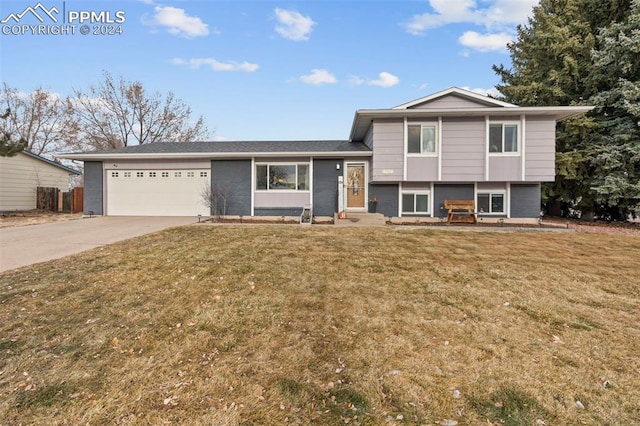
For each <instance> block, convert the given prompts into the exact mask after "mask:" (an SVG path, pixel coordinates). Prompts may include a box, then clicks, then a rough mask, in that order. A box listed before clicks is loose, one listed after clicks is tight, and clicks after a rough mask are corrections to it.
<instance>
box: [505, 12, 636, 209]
mask: <svg viewBox="0 0 640 426" xmlns="http://www.w3.org/2000/svg"><path fill="white" fill-rule="evenodd" d="M633 2H634V3H633V4H634V7H636V6H635V5H636V4H637V3H638V0H633ZM631 6H632V0H541V1H540V4H539V5H538V6H536V7H534V9H533V16H532V17H531V18H530V19H529V21H528V25H525V26H519V27H518V29H517V39H516V41H515V42H513V43H511V44H509V46H508V49H509V51H510V54H511V61H512V64H511V67H510V68H507V67H505V66H504V65H499V66H495V65H494V67H493V69H494V71H495V72H496V73H497V74H498V76H499V77H500V79H501V83H500V84H499V85H498V86H497V88H498V90H499V91H500V92H501V93H502V95H503V99H504V100H506V101H507V102H512V103H515V104H518V105H521V106H554V105H593V104H594V103H595V105H597V106H599V105H601V103H600V102H601V99H600V98H598V97H597V95H598V93H600V92H602V91H604V90H608V89H609V88H610V87H612V86H611V84H612V81H611V80H609V81H606V80H601V79H599V78H597V77H596V74H598V73H601V74H608V73H609V71H607V70H606V69H605V67H606V66H603V67H600V68H599V67H597V66H594V63H595V62H596V58H595V55H596V53H595V52H599V51H604V49H602V47H601V44H602V43H605V39H604V38H603V37H604V36H603V33H601V31H603V32H604V30H601V28H603V27H605V28H611V29H612V28H614V26H615V25H617V23H618V22H622V21H623V20H624V19H627V18H628V17H629V12H630V10H631ZM624 22H628V24H627V25H628V26H630V27H632V26H633V25H636V28H637V22H636V23H635V24H634V23H633V22H631V20H626V21H624ZM621 25H622V24H621ZM612 31H613V30H612ZM610 37H613V35H611V36H610ZM636 40H637V36H636ZM629 53H632V52H629ZM621 54H622V53H621ZM636 55H637V53H636ZM602 77H605V76H602ZM609 77H611V76H610V75H609ZM633 80H635V81H636V83H637V81H638V78H637V69H636V77H635V78H632V79H631V81H633ZM624 96H627V95H624ZM636 105H637V102H636ZM604 113H605V111H604V110H602V109H600V108H598V109H596V110H594V111H593V112H592V113H590V114H586V115H582V116H578V117H575V118H572V119H569V120H565V121H563V122H561V123H559V124H558V127H557V132H556V152H557V155H556V182H554V183H552V184H545V185H544V186H543V196H544V197H545V199H546V201H547V202H548V203H549V204H554V203H560V202H562V203H566V204H568V205H569V206H571V207H574V208H577V209H581V210H582V211H583V212H594V211H595V212H596V213H597V214H601V215H603V214H604V213H606V214H604V215H605V216H609V217H619V216H621V214H622V213H624V211H623V210H625V209H628V207H624V206H629V205H630V204H633V202H632V200H631V202H630V200H627V199H626V197H627V195H629V194H631V192H630V191H620V190H616V191H614V190H613V189H612V186H614V187H617V186H618V184H619V183H620V182H621V178H620V177H617V178H616V179H612V178H611V177H609V178H608V179H607V176H609V173H610V172H611V170H613V169H616V170H618V171H619V172H620V173H619V174H620V175H621V176H626V175H624V172H625V171H626V169H627V168H628V167H629V166H630V163H631V162H632V158H633V157H628V158H629V160H628V161H621V160H620V156H622V155H627V154H628V150H626V149H625V150H617V151H616V156H612V155H605V153H604V152H603V151H602V146H603V141H602V138H601V137H600V135H603V134H607V133H608V132H611V130H613V129H612V128H611V126H612V124H613V123H608V120H605V119H604V117H605V114H604ZM628 125H629V123H627V127H628ZM632 151H633V150H632ZM610 154H611V153H610ZM613 157H615V158H617V160H616V161H617V163H615V164H614V161H613ZM635 164H637V161H636V163H635ZM606 188H608V189H606ZM614 196H615V197H618V196H619V198H616V199H610V198H609V197H614ZM612 206H613V209H612V208H611V207H612ZM617 206H620V208H621V209H620V211H619V212H617V213H616V214H612V213H614V212H612V210H616V208H617Z"/></svg>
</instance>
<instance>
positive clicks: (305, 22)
mask: <svg viewBox="0 0 640 426" xmlns="http://www.w3.org/2000/svg"><path fill="white" fill-rule="evenodd" d="M275 14H276V19H277V20H278V22H279V25H276V32H277V33H278V34H280V35H281V36H282V37H284V38H286V39H288V40H293V41H304V40H309V34H310V33H311V30H312V29H313V26H314V25H316V23H315V22H313V20H312V19H311V18H310V17H308V16H303V15H301V14H300V13H299V12H296V11H295V10H285V9H279V8H278V9H276V10H275Z"/></svg>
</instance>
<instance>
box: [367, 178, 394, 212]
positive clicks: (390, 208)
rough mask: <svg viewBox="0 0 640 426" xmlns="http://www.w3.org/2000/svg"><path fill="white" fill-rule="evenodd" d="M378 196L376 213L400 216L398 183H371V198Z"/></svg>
mask: <svg viewBox="0 0 640 426" xmlns="http://www.w3.org/2000/svg"><path fill="white" fill-rule="evenodd" d="M373 197H376V198H377V199H378V206H377V210H376V213H382V214H383V215H385V216H391V217H396V216H398V185H369V199H371V198H373Z"/></svg>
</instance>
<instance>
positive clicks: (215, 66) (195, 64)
mask: <svg viewBox="0 0 640 426" xmlns="http://www.w3.org/2000/svg"><path fill="white" fill-rule="evenodd" d="M171 62H172V63H174V64H175V65H186V66H188V67H190V68H200V67H201V66H203V65H204V66H208V67H210V68H211V70H213V71H242V72H254V71H256V70H257V69H258V68H260V66H259V65H258V64H252V63H250V62H246V61H245V62H235V61H229V62H219V61H216V60H215V59H213V58H191V59H189V60H188V61H186V60H184V59H182V58H173V59H172V60H171Z"/></svg>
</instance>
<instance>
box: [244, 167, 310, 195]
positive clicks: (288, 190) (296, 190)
mask: <svg viewBox="0 0 640 426" xmlns="http://www.w3.org/2000/svg"><path fill="white" fill-rule="evenodd" d="M259 166H267V188H266V189H259V188H258V173H257V171H258V167H259ZM271 166H295V168H296V186H298V166H307V173H308V175H309V185H308V189H298V188H295V189H277V188H269V167H271ZM253 171H254V176H253V185H254V187H255V188H256V189H255V191H256V192H277V193H284V192H293V193H301V192H311V163H310V162H308V161H287V162H260V163H254V165H253Z"/></svg>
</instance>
